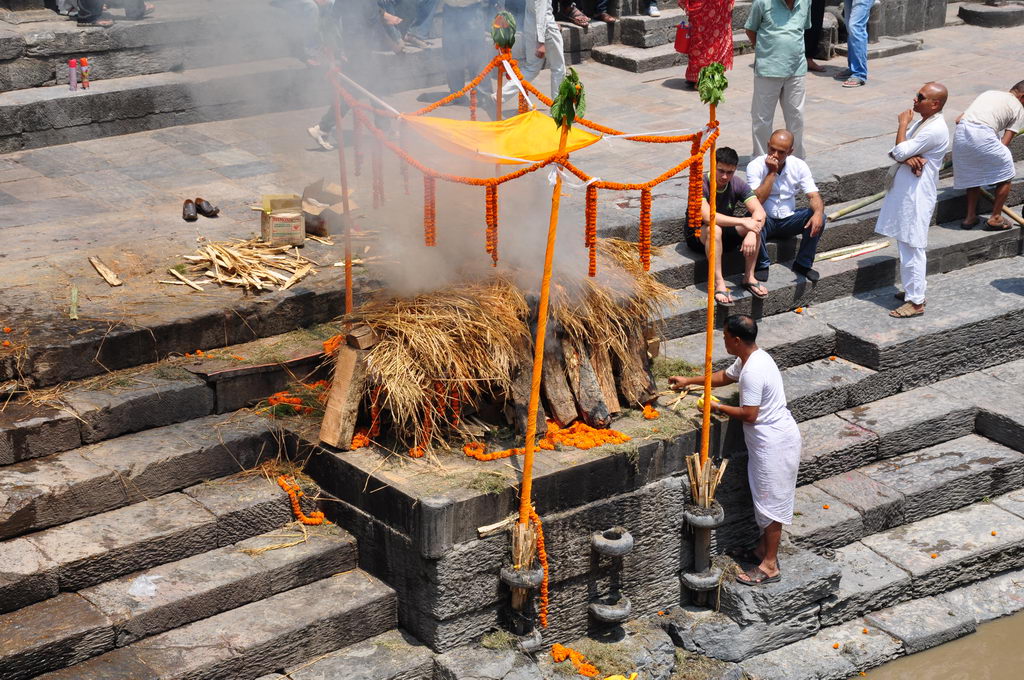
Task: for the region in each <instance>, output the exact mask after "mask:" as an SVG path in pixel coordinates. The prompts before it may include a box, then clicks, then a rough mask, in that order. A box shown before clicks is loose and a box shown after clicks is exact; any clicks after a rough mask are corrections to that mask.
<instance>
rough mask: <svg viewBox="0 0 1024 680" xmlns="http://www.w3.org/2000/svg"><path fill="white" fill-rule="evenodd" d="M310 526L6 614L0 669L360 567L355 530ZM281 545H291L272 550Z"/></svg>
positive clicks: (77, 652) (66, 660)
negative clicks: (302, 532)
mask: <svg viewBox="0 0 1024 680" xmlns="http://www.w3.org/2000/svg"><path fill="white" fill-rule="evenodd" d="M306 532H307V534H308V537H307V538H306V539H305V540H303V541H300V542H298V543H296V542H295V536H296V532H295V530H294V529H290V528H286V529H284V530H282V531H274V532H270V533H266V534H261V535H260V536H256V537H254V538H251V539H248V540H245V541H242V542H240V543H236V544H234V545H231V546H227V547H224V548H218V549H216V550H211V551H209V552H205V553H201V554H199V555H195V556H193V557H189V558H186V559H183V560H179V561H177V562H171V563H167V564H163V565H160V566H157V567H154V568H152V569H147V570H145V571H139V572H135V573H132V574H129V575H127V576H124V577H121V578H119V579H116V580H113V581H108V582H106V583H102V584H100V585H97V586H93V587H90V588H86V589H85V590H81V591H79V592H77V593H62V594H60V595H58V596H57V597H54V598H51V599H49V600H46V601H44V602H40V603H38V604H34V605H32V606H29V607H25V608H23V609H20V610H18V611H16V612H13V613H11V614H7V615H5V616H0V631H3V632H2V633H0V677H4V678H7V679H9V680H22V679H23V678H30V677H33V676H35V675H38V674H40V673H44V672H47V671H55V670H59V669H61V668H64V667H65V666H70V665H73V664H76V663H79V662H81V661H84V660H86V659H87V658H90V657H93V656H98V655H99V654H103V653H105V652H108V651H111V650H113V649H114V648H116V647H123V646H125V645H127V644H130V643H132V642H135V641H136V640H140V639H143V638H146V637H149V636H152V635H157V634H159V633H163V632H165V631H167V630H171V629H173V628H178V627H179V626H183V625H185V624H187V623H191V622H193V621H198V620H200V619H205V618H208V617H210V616H214V615H216V614H220V613H222V612H225V611H228V610H230V609H235V608H237V607H241V606H242V605H245V604H248V603H250V602H255V601H258V600H262V599H264V598H267V597H270V596H271V595H274V594H276V593H280V592H283V591H285V590H291V589H292V588H297V587H299V586H304V585H306V584H309V583H312V582H313V581H316V580H319V579H322V578H327V577H329V576H333V575H334V574H336V573H339V572H343V571H348V570H350V569H354V568H355V567H356V561H357V557H356V545H355V539H354V538H352V536H351V535H350V534H348V533H347V532H345V531H343V530H341V529H339V528H338V527H337V526H335V525H323V526H314V527H309V528H308V529H306ZM274 545H286V546H288V547H285V548H281V549H270V550H267V549H266V548H268V547H270V546H274ZM260 550H262V552H256V551H260Z"/></svg>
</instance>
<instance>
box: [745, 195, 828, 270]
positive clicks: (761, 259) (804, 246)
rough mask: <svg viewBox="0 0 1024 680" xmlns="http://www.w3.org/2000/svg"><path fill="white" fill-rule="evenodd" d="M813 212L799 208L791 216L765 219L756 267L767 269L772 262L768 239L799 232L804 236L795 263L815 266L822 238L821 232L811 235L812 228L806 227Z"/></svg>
mask: <svg viewBox="0 0 1024 680" xmlns="http://www.w3.org/2000/svg"><path fill="white" fill-rule="evenodd" d="M813 214H814V211H813V210H811V209H810V208H804V209H803V210H797V211H796V212H795V213H793V214H792V215H790V216H789V217H782V218H778V217H769V218H767V219H765V221H764V228H763V229H761V239H760V241H761V250H760V252H759V253H758V255H757V265H756V268H757V269H767V268H768V267H769V266H770V265H771V263H772V261H771V258H769V257H768V239H772V238H776V239H777V238H787V237H789V236H796V235H797V234H803V238H801V239H800V250H798V251H797V253H796V261H795V262H794V264H796V265H800V266H802V267H806V268H808V269H810V268H812V267H813V266H814V256H815V254H816V253H817V252H818V239H820V238H821V232H819V233H818V235H817V236H811V230H810V228H809V227H808V228H806V229H805V228H804V225H805V224H807V220H809V219H811V215H813ZM822 231H824V229H822Z"/></svg>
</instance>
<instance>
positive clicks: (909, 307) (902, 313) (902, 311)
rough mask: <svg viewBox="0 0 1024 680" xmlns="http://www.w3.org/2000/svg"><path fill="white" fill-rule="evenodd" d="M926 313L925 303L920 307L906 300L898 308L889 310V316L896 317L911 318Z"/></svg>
mask: <svg viewBox="0 0 1024 680" xmlns="http://www.w3.org/2000/svg"><path fill="white" fill-rule="evenodd" d="M922 314H924V305H923V304H922V305H921V309H918V308H917V307H916V306H915V305H914V303H913V302H905V303H903V304H902V305H900V306H899V307H897V308H896V309H894V310H892V311H891V312H889V316H891V317H892V318H894V319H909V318H912V317H915V316H921V315H922Z"/></svg>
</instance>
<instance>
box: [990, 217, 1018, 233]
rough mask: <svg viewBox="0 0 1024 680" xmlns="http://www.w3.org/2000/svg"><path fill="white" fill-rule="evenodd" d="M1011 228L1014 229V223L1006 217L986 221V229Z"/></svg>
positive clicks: (1007, 229) (1002, 229)
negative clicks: (994, 220) (996, 220)
mask: <svg viewBox="0 0 1024 680" xmlns="http://www.w3.org/2000/svg"><path fill="white" fill-rule="evenodd" d="M1010 229H1013V225H1012V224H1010V223H1009V222H1007V221H1006V220H1004V219H1000V220H999V221H998V222H993V221H992V220H988V221H986V222H985V229H984V231H1009V230H1010Z"/></svg>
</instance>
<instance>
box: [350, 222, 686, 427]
mask: <svg viewBox="0 0 1024 680" xmlns="http://www.w3.org/2000/svg"><path fill="white" fill-rule="evenodd" d="M599 249H600V252H601V254H602V255H603V256H604V258H605V259H606V263H605V265H606V266H605V267H603V274H602V277H601V278H600V279H586V280H585V281H582V282H573V283H572V284H571V285H570V286H569V287H564V286H563V287H558V288H557V289H556V290H555V291H554V292H553V296H554V297H553V305H552V314H553V316H554V319H555V320H556V321H557V323H558V324H559V325H560V326H561V328H562V329H563V330H564V332H565V333H566V334H567V335H568V336H569V337H571V338H573V339H577V340H579V341H581V342H585V343H587V344H588V345H590V346H595V347H600V346H604V347H608V348H609V349H610V350H611V353H612V356H613V357H616V358H620V359H624V358H625V357H626V355H627V354H628V353H629V352H630V351H631V350H630V347H631V345H633V344H635V343H636V342H642V338H643V331H644V328H645V327H646V325H647V324H648V323H649V321H650V319H651V318H652V317H654V316H656V315H657V312H658V310H659V309H660V308H661V306H662V305H663V304H664V303H665V302H666V301H667V300H668V299H669V298H670V289H669V288H668V287H666V286H664V285H662V284H660V283H658V282H657V281H656V280H655V279H654V277H653V276H651V275H650V274H648V273H647V272H645V271H643V268H642V267H641V266H640V264H639V262H638V260H637V246H636V244H635V243H628V242H626V241H620V240H618V239H602V240H600V241H599ZM529 318H530V306H529V304H528V302H527V300H526V297H525V296H524V294H523V293H522V291H520V290H519V289H518V288H517V287H516V286H515V285H513V284H512V283H511V282H510V281H509V280H507V279H505V278H494V279H491V280H488V281H483V282H473V283H466V284H461V285H458V286H456V287H452V288H448V289H444V290H440V291H435V292H432V293H429V294H423V295H419V296H417V297H415V298H410V299H400V298H391V297H383V296H381V297H378V298H376V299H373V300H371V301H369V302H367V303H366V304H364V305H362V306H361V307H360V308H359V309H357V310H356V311H355V312H354V313H353V314H352V315H350V316H349V317H346V318H345V319H344V321H346V322H351V323H353V324H366V325H368V326H370V327H371V328H372V329H373V331H374V333H375V334H376V336H377V337H378V338H380V341H379V342H378V343H377V344H376V345H374V346H373V347H372V348H371V349H369V350H368V355H367V366H368V370H369V374H370V380H369V382H370V384H371V385H374V386H379V387H381V388H382V389H381V400H380V403H379V404H378V406H379V407H380V408H382V409H386V410H387V411H389V412H390V414H391V418H392V420H393V425H394V428H395V431H396V433H397V434H398V435H399V436H400V437H406V438H414V437H416V436H417V434H418V433H421V432H422V428H421V427H420V425H421V424H422V423H424V422H433V423H434V424H435V425H437V424H441V423H440V422H438V421H439V420H440V419H443V418H445V417H447V413H448V409H447V408H446V407H447V406H450V405H451V404H453V403H457V404H473V403H476V402H477V400H478V399H479V397H480V396H481V395H483V394H485V393H486V394H494V393H500V392H503V393H505V394H508V393H510V392H511V388H512V380H513V378H514V377H515V375H516V373H517V372H518V371H519V370H520V369H521V368H522V367H524V366H526V365H527V364H528V363H529V361H530V358H531V356H532V337H531V334H530V328H529V325H528V320H529ZM438 430H439V428H437V427H433V428H429V431H430V436H431V437H432V438H434V439H437V440H438V441H440V438H439V435H440V434H441V433H440V432H439V431H438Z"/></svg>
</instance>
